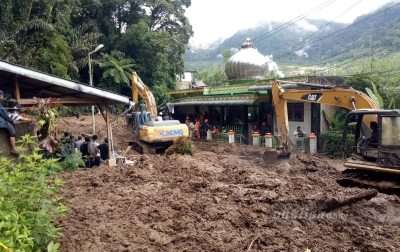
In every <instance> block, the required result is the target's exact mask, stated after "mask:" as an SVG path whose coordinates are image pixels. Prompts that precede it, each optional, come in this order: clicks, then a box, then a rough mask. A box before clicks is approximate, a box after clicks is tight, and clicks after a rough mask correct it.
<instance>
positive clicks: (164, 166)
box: [57, 123, 400, 252]
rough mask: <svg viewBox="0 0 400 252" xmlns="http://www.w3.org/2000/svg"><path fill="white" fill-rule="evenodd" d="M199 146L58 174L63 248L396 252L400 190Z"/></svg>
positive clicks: (319, 168)
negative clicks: (350, 183) (191, 151)
mask: <svg viewBox="0 0 400 252" xmlns="http://www.w3.org/2000/svg"><path fill="white" fill-rule="evenodd" d="M67 124H68V123H67ZM122 128H123V127H122V125H121V129H122ZM114 132H116V131H114ZM118 135H120V136H123V135H124V132H118V133H116V135H115V136H117V137H118ZM115 136H114V137H115ZM119 141H121V143H122V140H119ZM196 146H197V150H196V154H195V156H194V157H190V156H171V157H170V158H166V157H164V156H161V155H143V156H140V157H139V159H138V160H137V162H136V163H135V164H134V165H126V166H122V167H104V166H102V167H99V168H95V169H91V170H86V171H76V172H74V173H63V174H61V175H60V177H61V179H62V180H64V181H65V182H67V184H66V185H65V186H64V188H63V189H62V191H61V192H60V195H61V196H63V197H64V198H63V202H64V203H65V204H66V205H67V206H68V207H69V208H70V210H69V211H68V213H67V217H66V218H62V219H59V220H58V222H57V224H58V226H59V227H61V228H62V233H63V234H64V236H63V237H61V238H60V242H61V249H60V251H305V250H306V249H307V248H309V249H311V250H312V251H369V252H370V251H400V240H399V239H400V228H399V226H400V202H399V200H398V197H397V196H396V195H386V194H382V193H376V191H373V190H368V189H361V188H346V187H341V186H340V185H338V184H337V183H336V179H337V178H339V177H341V176H342V175H341V171H342V170H343V169H344V168H343V167H342V166H341V162H340V161H338V160H332V159H328V158H325V157H318V156H307V155H304V154H300V153H293V154H292V156H291V158H290V159H289V160H288V161H286V162H283V163H282V164H280V165H279V166H276V167H274V168H273V169H270V170H267V169H265V168H264V165H263V160H262V158H261V153H263V148H262V147H253V146H244V145H230V144H228V143H215V142H196ZM365 195H367V196H366V197H364V196H365Z"/></svg>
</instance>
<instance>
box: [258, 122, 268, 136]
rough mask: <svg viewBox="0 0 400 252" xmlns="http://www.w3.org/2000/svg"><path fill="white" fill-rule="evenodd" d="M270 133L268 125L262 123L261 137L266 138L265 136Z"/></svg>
mask: <svg viewBox="0 0 400 252" xmlns="http://www.w3.org/2000/svg"><path fill="white" fill-rule="evenodd" d="M267 133H269V129H268V127H267V123H266V122H262V123H261V127H260V135H261V136H265V134H267Z"/></svg>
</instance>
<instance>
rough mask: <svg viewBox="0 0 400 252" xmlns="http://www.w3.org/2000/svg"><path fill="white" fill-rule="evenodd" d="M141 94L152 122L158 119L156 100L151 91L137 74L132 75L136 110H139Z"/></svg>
mask: <svg viewBox="0 0 400 252" xmlns="http://www.w3.org/2000/svg"><path fill="white" fill-rule="evenodd" d="M139 94H140V96H141V97H142V98H143V99H144V100H145V102H146V107H147V110H148V111H149V112H150V114H151V118H152V119H151V120H152V121H154V120H155V118H156V117H157V106H156V100H155V98H154V96H153V93H152V92H151V91H150V89H149V88H148V87H147V86H146V85H145V84H144V83H143V82H142V80H141V79H140V78H139V76H138V75H137V74H136V72H133V73H132V100H133V102H134V103H135V107H134V108H135V109H136V110H137V108H138V107H137V104H138V103H139Z"/></svg>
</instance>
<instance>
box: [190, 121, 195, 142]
mask: <svg viewBox="0 0 400 252" xmlns="http://www.w3.org/2000/svg"><path fill="white" fill-rule="evenodd" d="M194 128H195V126H194V123H193V122H192V120H190V123H189V139H193V136H194V134H195V132H194Z"/></svg>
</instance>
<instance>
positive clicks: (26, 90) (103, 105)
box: [0, 60, 133, 158]
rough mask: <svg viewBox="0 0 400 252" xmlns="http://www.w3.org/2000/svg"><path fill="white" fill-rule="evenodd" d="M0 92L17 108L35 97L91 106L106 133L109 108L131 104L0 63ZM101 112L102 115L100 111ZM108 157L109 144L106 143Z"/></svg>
mask: <svg viewBox="0 0 400 252" xmlns="http://www.w3.org/2000/svg"><path fill="white" fill-rule="evenodd" d="M0 90H2V91H3V92H4V97H5V98H6V99H13V100H15V101H16V102H17V103H18V105H24V106H32V105H34V104H36V100H35V99H34V97H37V98H58V101H57V102H58V103H61V104H63V105H66V106H82V105H95V106H98V108H99V110H100V111H101V112H102V115H103V118H104V120H105V121H106V124H107V137H108V138H109V139H112V137H111V133H110V116H109V112H108V109H107V108H108V106H109V105H117V104H125V105H133V103H132V101H130V98H129V97H126V96H123V95H119V94H116V93H113V92H110V91H107V90H103V89H100V88H96V87H92V86H89V85H87V84H84V83H80V82H77V81H73V80H67V79H64V78H60V77H58V76H54V75H50V74H47V73H43V72H40V71H36V70H33V69H29V68H26V67H23V66H19V65H15V64H12V63H9V62H7V61H3V60H0ZM104 110H105V113H103V111H104ZM109 156H110V158H111V145H110V144H109Z"/></svg>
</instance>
